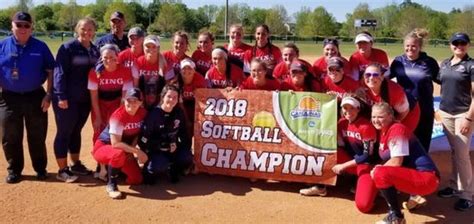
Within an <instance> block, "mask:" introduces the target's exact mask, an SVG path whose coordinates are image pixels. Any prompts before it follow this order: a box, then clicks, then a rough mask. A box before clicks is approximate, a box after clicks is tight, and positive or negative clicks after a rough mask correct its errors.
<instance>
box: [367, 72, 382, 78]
mask: <svg viewBox="0 0 474 224" xmlns="http://www.w3.org/2000/svg"><path fill="white" fill-rule="evenodd" d="M364 76H365V77H366V78H369V77H371V76H372V78H376V77H379V76H380V73H376V72H374V73H370V72H367V73H364Z"/></svg>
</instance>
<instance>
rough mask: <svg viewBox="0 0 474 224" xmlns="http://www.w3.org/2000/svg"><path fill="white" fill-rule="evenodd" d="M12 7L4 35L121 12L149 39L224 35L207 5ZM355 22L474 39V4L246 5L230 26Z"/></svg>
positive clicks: (304, 33) (341, 31)
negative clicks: (25, 23) (341, 14)
mask: <svg viewBox="0 0 474 224" xmlns="http://www.w3.org/2000/svg"><path fill="white" fill-rule="evenodd" d="M16 1H17V2H16V3H17V4H16V5H15V6H13V7H9V8H6V9H2V10H0V29H4V30H9V29H10V26H11V24H10V18H11V16H12V15H13V14H14V13H15V12H16V11H18V10H23V11H29V12H30V13H31V14H32V15H33V16H34V18H35V21H36V22H35V24H34V27H35V30H37V31H41V32H50V31H57V30H61V31H73V29H74V26H75V24H76V21H77V20H78V19H79V18H81V17H84V16H89V17H92V18H94V19H95V20H96V21H97V22H98V26H99V27H98V31H99V32H107V31H108V21H109V16H110V14H111V13H112V12H114V11H117V10H118V11H121V12H123V13H124V14H125V16H126V18H127V23H128V26H129V27H130V26H137V25H138V26H141V27H143V28H146V29H147V31H148V32H150V33H158V34H161V35H165V36H166V35H169V34H171V33H173V32H174V31H177V30H185V31H187V32H190V33H197V32H199V31H201V30H209V31H211V32H212V33H215V34H217V35H223V34H224V30H225V29H224V20H225V7H224V6H216V5H204V6H201V7H199V8H197V9H192V8H188V7H187V6H186V5H185V4H183V3H182V2H181V1H180V0H153V1H152V2H151V3H149V4H142V3H140V2H139V1H138V0H131V1H129V2H125V1H123V0H96V2H95V3H91V4H87V5H78V4H77V2H76V0H69V2H67V3H61V2H49V3H45V4H41V5H36V6H33V5H32V0H16ZM356 19H376V20H377V22H378V24H377V27H376V28H374V29H370V31H371V32H373V33H374V34H375V35H376V36H378V37H389V38H400V37H403V36H404V35H405V34H406V33H408V32H409V31H410V30H412V29H414V28H416V27H423V28H426V29H427V30H428V31H429V32H430V37H431V38H433V39H448V38H449V36H450V35H451V34H452V33H453V32H458V31H462V32H466V33H468V34H469V35H471V36H474V4H472V5H467V6H465V7H464V8H462V9H460V8H452V10H451V11H450V12H449V13H445V12H440V11H436V10H433V9H431V8H430V7H429V6H423V5H420V4H418V3H415V2H412V1H411V0H405V1H404V2H403V3H401V4H395V3H392V4H390V5H387V6H385V7H382V8H375V9H371V8H370V6H369V4H367V3H361V4H359V5H358V6H357V7H356V8H354V10H353V12H352V13H348V14H347V15H346V21H344V22H342V23H339V22H337V21H336V19H335V18H334V16H333V15H332V14H331V13H330V12H328V11H327V10H326V9H325V8H324V6H317V7H315V8H314V9H311V7H310V6H304V7H302V8H301V9H300V10H299V11H298V12H296V13H295V14H294V15H288V13H287V11H286V9H285V7H284V6H282V5H274V6H272V7H271V8H265V9H264V8H251V7H250V6H248V5H247V4H243V3H238V4H232V5H230V6H229V8H228V24H233V23H240V24H242V25H243V26H244V27H245V32H246V33H247V34H251V33H253V29H254V28H255V27H256V26H257V25H258V24H262V23H265V24H267V25H269V27H270V28H271V32H272V34H273V35H294V36H298V37H315V36H343V37H350V36H354V35H355V34H356V33H357V32H358V31H360V30H357V29H356V28H355V27H354V20H356Z"/></svg>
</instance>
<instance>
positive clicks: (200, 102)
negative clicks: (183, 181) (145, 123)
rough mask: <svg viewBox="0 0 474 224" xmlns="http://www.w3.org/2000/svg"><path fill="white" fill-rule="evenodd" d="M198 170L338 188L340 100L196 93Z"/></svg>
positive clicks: (251, 93) (293, 94)
mask: <svg viewBox="0 0 474 224" xmlns="http://www.w3.org/2000/svg"><path fill="white" fill-rule="evenodd" d="M195 98H196V109H195V123H194V161H195V164H196V169H197V170H198V171H202V172H206V173H213V174H222V175H230V176H240V177H248V178H257V179H271V180H279V181H291V182H306V183H322V184H327V185H335V183H336V175H335V174H334V173H333V172H332V171H331V168H332V167H333V166H334V165H335V164H336V149H337V100H336V99H335V97H333V96H330V95H326V94H321V93H309V92H291V93H290V92H275V91H274V92H271V91H259V90H232V91H227V90H221V89H198V90H197V91H196V92H195Z"/></svg>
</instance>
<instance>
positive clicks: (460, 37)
mask: <svg viewBox="0 0 474 224" xmlns="http://www.w3.org/2000/svg"><path fill="white" fill-rule="evenodd" d="M456 41H458V42H465V43H471V40H470V39H469V36H468V35H467V34H466V33H460V32H458V33H455V34H453V36H451V39H449V43H453V42H456Z"/></svg>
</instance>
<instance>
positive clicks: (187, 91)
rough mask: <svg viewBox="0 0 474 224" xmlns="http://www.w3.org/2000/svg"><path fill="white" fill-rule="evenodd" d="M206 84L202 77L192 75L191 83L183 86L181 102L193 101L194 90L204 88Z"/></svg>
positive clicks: (196, 74) (195, 74)
mask: <svg viewBox="0 0 474 224" xmlns="http://www.w3.org/2000/svg"><path fill="white" fill-rule="evenodd" d="M206 87H207V82H206V80H205V79H204V77H202V75H200V74H198V73H194V76H193V81H192V82H191V84H189V85H184V86H183V100H184V101H193V100H194V90H196V89H198V88H206Z"/></svg>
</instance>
